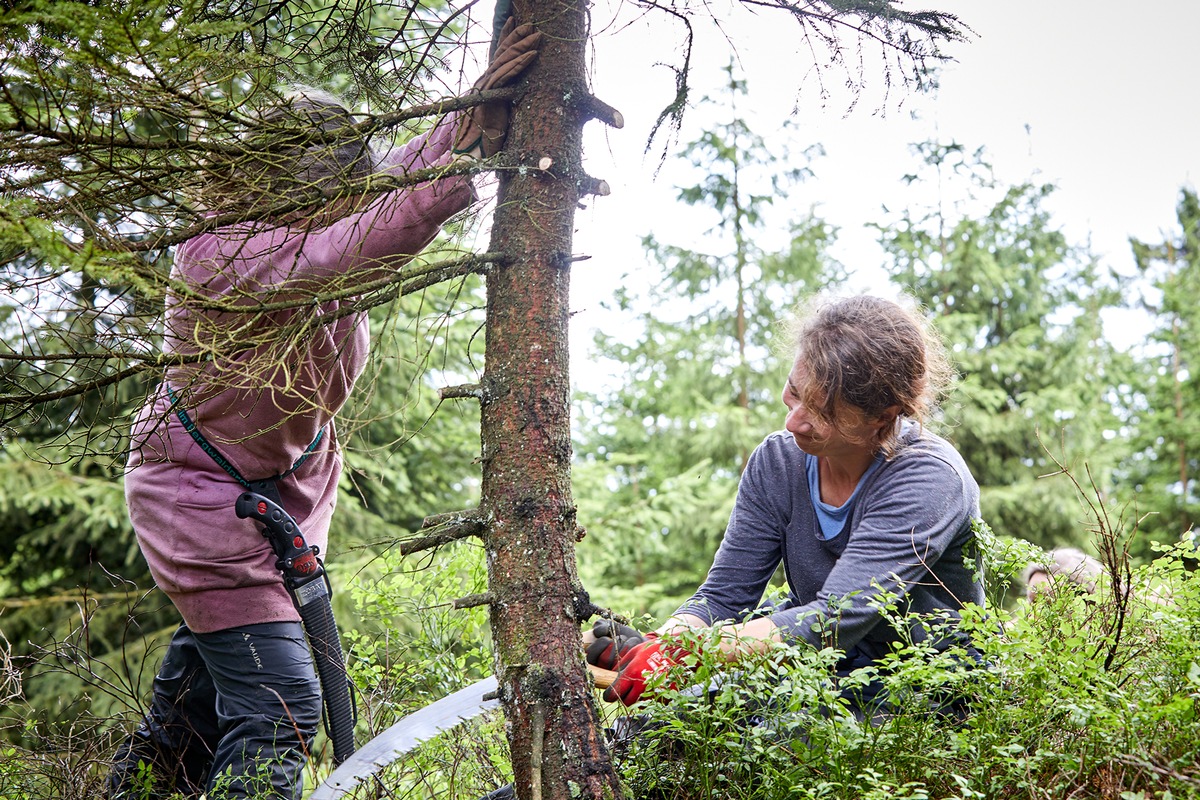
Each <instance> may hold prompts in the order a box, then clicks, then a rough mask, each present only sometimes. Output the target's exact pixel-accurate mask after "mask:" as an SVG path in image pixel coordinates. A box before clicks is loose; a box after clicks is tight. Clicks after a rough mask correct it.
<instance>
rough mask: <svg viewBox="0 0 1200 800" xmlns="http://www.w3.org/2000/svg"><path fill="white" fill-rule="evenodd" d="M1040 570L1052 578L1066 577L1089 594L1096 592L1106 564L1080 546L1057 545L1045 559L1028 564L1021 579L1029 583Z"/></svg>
mask: <svg viewBox="0 0 1200 800" xmlns="http://www.w3.org/2000/svg"><path fill="white" fill-rule="evenodd" d="M1039 572H1043V573H1045V574H1046V575H1049V576H1050V577H1051V578H1058V577H1063V578H1066V579H1067V580H1068V581H1070V582H1071V583H1073V584H1075V585H1076V586H1078V587H1080V588H1081V589H1083V590H1084V591H1085V592H1087V593H1088V594H1095V592H1096V588H1097V585H1098V584H1099V582H1100V578H1101V576H1103V575H1104V565H1103V564H1101V563H1100V562H1099V561H1097V560H1096V559H1094V558H1092V557H1091V556H1089V555H1088V554H1087V553H1085V552H1083V551H1082V550H1080V549H1078V548H1075V547H1057V548H1055V549H1053V550H1050V551H1049V552H1047V553H1046V558H1045V560H1044V561H1035V562H1033V563H1032V564H1030V565H1029V566H1027V567H1026V568H1025V571H1024V572H1023V573H1021V579H1022V580H1023V581H1024V582H1025V584H1026V585H1028V583H1029V579H1030V578H1032V577H1033V576H1034V575H1036V574H1037V573H1039Z"/></svg>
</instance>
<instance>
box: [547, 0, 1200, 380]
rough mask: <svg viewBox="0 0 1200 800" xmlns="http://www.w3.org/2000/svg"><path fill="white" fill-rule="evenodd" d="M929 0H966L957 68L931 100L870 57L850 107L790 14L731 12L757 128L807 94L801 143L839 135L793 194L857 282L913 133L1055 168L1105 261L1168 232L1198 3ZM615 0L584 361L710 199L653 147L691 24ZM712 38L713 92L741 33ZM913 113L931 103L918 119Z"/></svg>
mask: <svg viewBox="0 0 1200 800" xmlns="http://www.w3.org/2000/svg"><path fill="white" fill-rule="evenodd" d="M733 5H735V6H736V3H733ZM927 5H928V6H931V7H936V8H938V9H939V10H943V11H948V12H951V13H954V14H957V15H958V16H959V17H960V19H961V20H962V21H963V22H965V23H966V24H967V25H969V26H970V27H971V28H973V29H974V31H975V32H976V34H977V36H976V37H975V38H973V40H972V41H971V42H969V43H967V44H963V45H955V46H953V47H951V48H949V52H950V53H951V54H952V55H953V56H954V58H955V62H954V63H951V64H949V65H947V66H946V67H945V68H944V71H943V74H942V80H941V84H942V85H941V89H940V91H939V93H938V94H937V95H936V97H933V98H930V97H926V96H913V95H908V96H905V95H904V94H903V93H902V92H899V91H897V92H893V95H892V97H891V99H890V100H887V101H886V103H885V101H884V100H883V98H882V93H881V87H880V83H881V81H880V80H879V79H878V78H877V77H876V76H877V75H878V74H879V71H878V70H875V71H874V73H872V72H871V71H870V70H869V68H868V70H869V71H868V74H867V79H868V81H869V82H870V84H871V85H868V87H867V90H866V91H865V92H864V93H863V94H862V96H861V99H860V101H859V103H858V105H857V107H856V108H855V109H854V110H853V111H851V112H849V113H847V106H848V103H849V100H848V97H847V96H833V97H831V98H830V99H829V100H828V101H827V102H826V103H825V104H824V106H823V107H822V104H821V103H820V102H819V100H818V98H817V91H816V90H817V86H816V84H815V83H813V82H812V81H811V80H809V81H808V82H805V83H803V85H801V77H802V76H803V75H804V74H805V73H806V72H807V71H808V70H809V67H810V65H811V63H812V59H811V56H808V55H806V54H805V53H801V52H797V44H796V37H795V27H794V25H793V24H792V23H791V22H790V21H789V20H787V19H786V18H784V17H783V16H782V15H778V14H762V15H760V16H759V17H758V18H757V19H756V20H750V22H751V23H752V24H746V17H747V15H746V14H744V13H743V14H742V20H737V19H729V18H727V24H726V27H725V30H726V33H727V34H728V35H729V37H730V38H731V40H732V41H733V42H734V44H735V45H736V47H737V49H738V53H739V55H740V59H741V67H742V70H743V73H744V75H745V77H746V79H747V81H748V83H749V88H750V94H751V99H752V102H753V104H754V107H755V109H757V110H758V111H759V112H760V119H761V123H756V124H757V125H759V127H758V131H759V132H760V133H762V134H763V135H766V136H768V139H770V136H771V135H772V132H773V131H774V130H776V128H777V126H778V124H779V121H780V120H781V119H782V117H783V116H784V115H787V114H788V113H789V112H790V111H791V110H792V108H793V106H795V105H797V103H798V104H799V110H798V111H797V113H796V115H795V120H796V122H798V123H799V124H798V133H796V134H795V137H794V139H793V145H794V146H796V147H797V148H800V147H803V146H805V145H808V144H812V143H814V142H820V143H821V144H823V145H824V147H825V149H826V152H827V155H826V156H825V157H824V158H823V159H820V160H819V161H817V162H816V164H815V170H816V174H817V177H816V178H815V179H813V180H810V181H808V182H806V183H805V184H803V185H802V186H801V187H800V188H799V189H798V190H796V191H794V192H793V194H792V200H793V203H795V204H796V205H797V208H798V210H800V211H804V210H807V208H808V207H809V206H813V205H815V207H816V211H817V213H818V215H820V216H822V217H824V218H825V219H826V220H828V221H829V222H831V223H833V224H835V225H837V226H839V227H840V228H841V233H840V237H839V239H840V244H839V245H838V247H837V248H836V249H835V251H834V253H835V255H836V256H837V257H838V258H839V259H840V260H842V262H843V263H844V264H846V266H847V267H849V268H850V270H851V273H852V276H853V277H852V284H853V286H854V288H856V289H871V288H873V287H875V286H878V285H879V283H880V281H882V273H881V272H880V268H879V264H880V263H881V262H882V259H883V254H882V251H881V250H880V249H879V248H878V246H877V245H876V244H875V236H874V234H872V232H871V231H870V230H867V229H865V228H864V227H863V225H864V223H866V222H868V221H882V219H883V216H884V215H883V213H882V206H883V205H884V204H885V203H886V204H887V205H889V206H890V207H891V208H893V209H897V208H900V207H903V206H904V205H906V204H911V203H913V202H914V198H913V195H912V190H911V189H908V188H906V187H905V186H904V185H903V184H902V183H901V182H900V177H901V176H902V175H904V174H905V173H909V172H913V171H915V169H916V162H915V160H914V159H913V158H912V157H911V156H909V154H908V145H909V144H910V143H912V142H918V141H924V140H928V139H932V138H938V139H939V140H941V141H949V140H952V139H953V140H957V141H958V142H959V143H961V144H963V145H965V146H966V147H967V148H968V149H972V150H973V149H975V148H976V147H979V146H981V145H982V146H985V147H986V148H987V154H988V156H989V159H990V161H991V163H992V164H993V166H994V167H995V168H996V171H997V175H998V177H999V178H1000V179H1001V180H1002V181H1005V182H1008V183H1016V182H1019V181H1022V180H1026V179H1030V178H1033V179H1036V180H1038V181H1039V182H1050V183H1054V184H1056V185H1057V186H1058V191H1056V192H1055V194H1054V195H1053V196H1052V198H1051V201H1050V203H1049V204H1048V208H1049V209H1050V210H1051V212H1052V213H1053V215H1054V219H1055V222H1056V223H1057V224H1058V225H1060V226H1061V227H1062V228H1063V229H1064V231H1065V232H1066V234H1067V236H1068V240H1069V241H1071V242H1072V243H1076V244H1084V243H1087V242H1088V241H1089V240H1090V242H1091V246H1092V250H1093V252H1095V253H1096V254H1097V255H1098V256H1100V257H1101V260H1102V263H1105V264H1107V265H1109V266H1112V267H1113V268H1116V269H1118V270H1119V271H1120V272H1122V273H1130V272H1132V271H1133V262H1132V257H1131V256H1130V255H1129V247H1128V244H1127V240H1128V237H1129V236H1130V235H1134V236H1137V237H1139V238H1143V239H1149V240H1154V239H1156V238H1160V237H1161V236H1162V233H1163V232H1164V231H1174V230H1175V229H1176V222H1175V205H1176V201H1177V199H1178V196H1179V190H1180V188H1181V187H1182V186H1184V185H1189V186H1192V185H1194V183H1195V182H1196V181H1197V179H1200V147H1198V144H1200V142H1198V139H1197V134H1198V133H1200V124H1198V123H1200V106H1198V104H1197V103H1196V101H1195V97H1194V83H1195V80H1196V76H1197V75H1198V74H1200V45H1198V44H1197V41H1196V37H1197V35H1198V34H1197V33H1196V32H1197V31H1200V3H1196V2H1194V0H1148V1H1147V2H1143V3H1139V4H1133V5H1130V4H1127V3H1122V4H1117V3H1115V2H1111V0H1099V2H1097V0H1091V2H1085V0H1040V1H1039V0H1005V2H999V0H991V2H987V0H943V1H942V2H937V1H936V0H929V2H928V4H927ZM927 5H926V4H925V3H922V4H920V6H919V7H922V8H924V7H927ZM602 7H603V4H602V3H601V4H598V6H597V8H595V9H594V10H593V21H594V26H595V28H596V29H597V30H596V35H595V37H594V40H593V41H594V47H595V56H594V62H593V69H592V77H593V85H594V90H595V93H596V95H597V96H598V97H600V98H601V99H602V100H605V101H606V102H608V103H610V104H611V105H613V106H615V107H617V108H619V109H620V110H621V111H622V112H623V113H624V115H625V120H626V124H625V128H624V129H623V130H615V131H614V130H608V129H606V128H604V126H603V125H602V123H599V122H592V123H589V126H588V128H587V131H586V140H585V152H584V163H585V166H586V168H587V169H588V171H589V172H590V173H591V174H593V175H595V176H597V177H600V178H604V179H605V180H607V181H608V183H609V184H610V185H611V187H612V190H613V193H612V195H611V196H609V197H606V198H595V199H593V200H592V201H591V202H589V204H588V208H587V210H583V211H581V212H580V213H579V214H578V215H577V233H576V240H575V251H576V252H577V253H587V254H590V255H591V256H593V258H592V259H591V260H590V261H585V262H581V263H579V264H577V265H576V267H575V269H574V271H573V282H574V286H573V300H572V306H573V310H575V311H576V316H575V318H574V320H573V323H572V331H571V335H572V351H573V353H574V354H575V359H574V369H573V373H574V374H575V375H576V376H577V377H578V376H579V375H580V374H581V372H582V370H581V367H582V365H583V363H585V362H584V361H583V360H582V359H583V358H585V355H586V352H587V348H588V346H589V345H590V342H591V339H592V331H593V330H594V329H595V328H596V327H598V326H603V327H611V326H614V325H618V324H619V320H614V319H613V318H612V317H611V316H609V315H607V314H605V313H604V312H603V311H602V310H601V309H600V308H599V301H600V300H602V299H604V298H607V297H610V296H611V295H612V291H613V289H614V288H615V287H616V285H617V284H618V283H619V281H620V280H621V276H622V275H624V274H626V273H627V272H632V273H634V275H635V276H637V275H639V274H641V275H645V274H646V273H647V272H649V271H650V270H652V269H653V266H652V265H649V264H647V263H646V261H645V258H644V256H643V254H642V250H641V247H640V245H639V241H640V238H641V237H642V236H643V235H645V234H646V233H649V232H650V231H651V230H653V231H654V232H655V233H656V235H657V236H659V238H661V239H664V240H666V241H671V242H674V243H679V244H688V243H695V242H697V241H698V239H699V236H700V235H701V234H702V232H703V228H704V224H703V223H702V222H701V220H700V218H699V215H698V214H697V212H696V211H694V210H692V209H689V208H688V207H686V206H683V205H682V204H678V203H676V202H675V201H674V194H675V192H674V188H673V187H674V184H675V183H676V182H684V181H686V180H687V177H686V176H684V175H683V174H682V173H681V172H680V171H679V170H680V168H679V167H677V166H674V165H673V163H672V161H671V160H670V159H668V161H667V164H666V166H664V168H663V169H662V171H661V173H660V174H659V176H658V178H657V180H656V179H655V178H654V175H653V172H654V168H655V167H656V166H657V159H656V158H653V157H643V156H642V148H643V146H644V144H645V141H646V137H647V135H648V133H649V131H650V128H651V126H652V124H653V122H654V119H655V116H656V115H657V112H658V111H659V109H661V108H662V107H663V106H664V105H665V104H666V103H667V102H668V101H669V100H670V99H671V97H672V86H673V74H672V73H671V71H670V70H669V69H667V68H666V67H664V66H656V63H658V62H666V61H672V62H673V61H675V60H676V58H675V55H676V48H677V44H678V42H679V41H681V39H680V32H681V28H680V27H679V26H678V25H676V24H674V23H672V22H671V21H670V20H669V19H668V18H667V17H665V16H664V15H661V14H659V15H657V16H653V17H648V18H647V19H646V20H644V21H637V22H634V23H633V24H632V25H630V26H629V27H627V28H625V29H623V30H620V31H614V30H611V29H610V30H604V28H605V27H606V22H607V20H606V19H605V16H604V11H603V10H602ZM917 7H918V6H916V5H913V6H910V8H913V9H915V8H917ZM717 8H718V13H720V11H719V9H720V6H717ZM627 12H628V9H626V10H625V11H623V12H622V13H627ZM697 36H698V45H697V50H696V52H695V53H694V56H693V67H694V70H695V75H694V85H695V87H696V91H695V92H694V93H693V97H694V98H696V99H699V97H700V96H701V95H702V94H704V93H705V92H706V91H711V90H712V88H713V87H714V84H715V83H716V81H718V80H719V79H720V72H719V71H720V68H721V67H722V66H723V65H725V64H726V63H727V59H728V55H727V53H728V47H727V45H725V44H724V43H722V42H721V41H719V39H718V38H717V37H716V36H715V35H714V32H713V30H712V29H710V28H705V27H704V26H702V25H701V24H699V23H697ZM825 78H826V82H827V84H829V85H831V86H832V87H834V88H837V87H838V86H839V85H840V84H841V83H842V82H843V77H842V76H841V75H840V74H838V73H837V72H836V71H828V72H826V73H825ZM798 89H800V94H799V98H798V99H797V90H798ZM881 106H883V108H882V110H881ZM914 111H917V112H918V114H917V116H918V117H919V119H916V120H914V119H913V116H914V114H913V112H914ZM701 116H702V114H700V113H692V114H691V115H690V117H688V118H687V119H685V126H684V130H683V132H682V134H681V136H680V141H681V142H687V141H690V140H692V139H694V138H695V137H696V135H697V134H698V132H699V131H700V129H701V128H700V124H701V123H702V121H703V120H702V119H701ZM780 227H781V228H782V225H781V226H780ZM782 241H783V240H782V239H781V240H780V243H781V244H782ZM631 280H636V277H635V278H633V279H631ZM1120 325H1121V327H1123V328H1125V330H1126V332H1127V333H1129V332H1130V330H1131V327H1132V328H1136V325H1134V324H1133V323H1132V322H1131V321H1129V320H1124V321H1122V322H1121V323H1120Z"/></svg>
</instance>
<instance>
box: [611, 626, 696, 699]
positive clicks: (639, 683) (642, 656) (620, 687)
mask: <svg viewBox="0 0 1200 800" xmlns="http://www.w3.org/2000/svg"><path fill="white" fill-rule="evenodd" d="M687 655H688V651H687V650H685V649H684V648H682V647H680V646H679V645H677V644H668V643H666V642H664V641H663V640H662V639H660V638H659V637H658V634H657V633H647V634H646V636H645V639H644V640H643V641H642V642H641V643H639V644H635V645H634V646H633V648H632V649H630V650H628V651H626V653H625V655H623V656H621V660H620V661H618V662H617V677H616V678H615V679H614V680H613V682H612V685H611V686H609V687H608V688H607V689H605V690H604V699H605V700H607V701H608V702H610V703H614V702H616V701H618V700H620V701H621V702H622V703H624V704H625V705H627V706H631V705H633V704H634V703H636V702H637V701H638V699H639V698H641V696H642V693H643V692H645V691H646V684H647V682H649V680H650V679H651V678H653V677H654V676H656V675H660V674H662V673H664V672H666V671H667V670H669V669H670V668H671V667H674V666H677V665H679V664H681V663H683V659H684V658H685V657H686V656H687ZM668 686H669V688H671V689H674V688H675V686H674V684H668Z"/></svg>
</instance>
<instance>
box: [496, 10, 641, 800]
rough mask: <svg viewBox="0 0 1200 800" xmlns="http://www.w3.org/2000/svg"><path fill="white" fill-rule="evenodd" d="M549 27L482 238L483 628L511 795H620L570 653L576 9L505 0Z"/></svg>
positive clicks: (581, 118)
mask: <svg viewBox="0 0 1200 800" xmlns="http://www.w3.org/2000/svg"><path fill="white" fill-rule="evenodd" d="M514 6H515V9H514V10H515V12H516V15H517V18H518V20H519V21H521V22H532V23H533V24H534V25H535V26H537V28H538V29H539V30H541V31H543V32H544V33H545V39H544V40H543V44H542V49H541V54H540V56H539V57H538V60H537V62H536V63H535V64H534V66H533V68H532V69H531V70H530V72H529V76H528V83H527V91H526V93H525V94H524V95H523V96H522V97H520V98H518V99H517V100H516V101H515V102H514V109H513V116H512V124H511V127H510V130H509V136H508V144H507V147H506V150H505V154H504V158H505V159H506V163H508V164H511V165H512V167H511V168H507V169H506V168H501V169H499V170H498V174H499V176H500V189H499V198H498V202H497V209H496V217H495V224H494V228H493V232H492V243H491V247H490V250H491V251H492V252H498V253H501V254H503V256H504V260H503V263H501V264H497V265H495V267H494V269H493V270H492V272H491V273H490V274H489V276H488V301H487V348H486V367H485V370H484V377H483V386H482V389H483V391H482V418H481V422H482V431H481V436H482V442H483V497H482V501H481V507H482V511H483V516H484V519H485V520H486V534H485V542H486V546H487V557H488V575H489V592H490V595H491V627H492V635H493V640H494V646H495V652H496V659H497V664H496V669H497V677H498V678H499V682H500V693H501V700H502V702H503V707H504V712H505V715H506V717H507V724H508V737H509V745H510V748H511V752H512V760H513V770H514V773H515V779H516V789H517V796H518V797H520V798H522V799H523V800H568V798H581V797H582V798H617V797H619V796H620V791H619V788H618V784H617V779H616V776H615V773H614V772H613V769H612V765H611V761H610V759H609V756H608V750H607V747H606V745H605V743H604V741H603V737H602V736H601V735H600V733H599V730H600V726H599V718H598V714H597V711H596V707H595V702H594V697H593V694H592V689H591V685H590V681H589V679H588V677H587V675H586V673H585V670H584V663H583V658H582V654H581V652H582V651H581V646H582V645H581V640H580V623H581V622H582V621H583V620H585V619H586V618H587V617H588V616H590V614H591V604H590V602H589V601H588V598H587V595H586V594H585V593H584V592H583V589H582V587H581V585H580V583H579V578H578V575H577V572H576V567H575V532H576V529H577V526H576V522H575V506H574V501H573V500H572V497H571V472H570V469H571V465H570V461H571V438H570V382H569V375H568V357H567V322H568V318H569V316H570V313H569V308H568V301H569V297H568V290H569V287H570V266H571V239H572V229H573V224H574V216H575V208H576V206H577V204H578V202H579V198H580V195H581V192H582V188H581V187H584V186H587V185H588V178H587V176H586V175H585V174H584V172H583V169H582V128H583V123H584V122H585V121H586V119H587V117H588V116H589V115H588V113H587V112H586V110H585V109H586V108H588V107H589V99H590V94H589V91H588V86H587V81H586V77H585V73H584V46H585V44H586V41H587V26H586V8H585V6H584V5H583V4H582V2H578V0H526V2H517V3H515V4H514Z"/></svg>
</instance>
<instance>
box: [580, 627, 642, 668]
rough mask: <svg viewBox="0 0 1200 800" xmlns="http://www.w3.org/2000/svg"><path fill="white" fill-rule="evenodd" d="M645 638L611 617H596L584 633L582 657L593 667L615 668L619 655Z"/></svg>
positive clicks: (619, 658)
mask: <svg viewBox="0 0 1200 800" xmlns="http://www.w3.org/2000/svg"><path fill="white" fill-rule="evenodd" d="M645 640H646V637H645V636H643V635H642V634H640V633H638V632H637V631H636V630H635V629H633V628H631V627H629V626H628V625H622V624H620V623H619V622H614V621H613V620H611V619H598V620H596V624H595V625H593V626H592V629H591V630H590V631H588V632H587V633H586V634H584V642H583V643H584V646H585V647H586V650H585V651H584V658H585V659H587V663H589V664H591V665H592V666H593V667H601V668H602V669H610V670H611V669H616V668H617V663H618V662H619V661H620V660H621V656H623V655H625V654H626V653H627V652H629V650H630V649H632V648H633V647H634V646H635V645H639V644H641V643H642V642H644V641H645Z"/></svg>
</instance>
